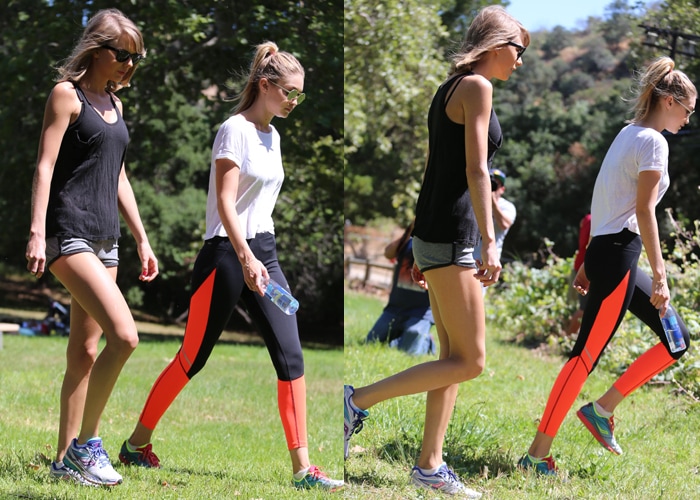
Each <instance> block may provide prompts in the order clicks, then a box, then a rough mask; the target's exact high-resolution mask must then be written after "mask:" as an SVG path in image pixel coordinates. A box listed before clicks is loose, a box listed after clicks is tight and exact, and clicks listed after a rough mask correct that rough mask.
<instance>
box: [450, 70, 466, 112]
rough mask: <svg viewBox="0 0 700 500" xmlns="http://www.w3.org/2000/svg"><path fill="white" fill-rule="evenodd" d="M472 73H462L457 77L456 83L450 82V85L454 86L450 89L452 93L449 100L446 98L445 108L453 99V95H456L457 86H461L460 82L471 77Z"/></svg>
mask: <svg viewBox="0 0 700 500" xmlns="http://www.w3.org/2000/svg"><path fill="white" fill-rule="evenodd" d="M470 74H471V73H462V74H461V75H457V76H456V77H455V78H454V80H455V81H454V82H450V85H452V88H451V89H450V93H449V94H448V95H447V98H445V104H444V106H445V107H447V103H448V102H450V99H452V94H454V93H455V90H457V86H459V82H461V81H462V79H463V78H464V77H465V76H469V75H470Z"/></svg>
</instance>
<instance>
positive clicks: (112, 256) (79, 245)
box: [46, 236, 119, 267]
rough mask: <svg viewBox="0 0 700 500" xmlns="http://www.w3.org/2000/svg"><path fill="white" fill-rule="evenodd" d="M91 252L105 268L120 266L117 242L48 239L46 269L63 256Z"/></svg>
mask: <svg viewBox="0 0 700 500" xmlns="http://www.w3.org/2000/svg"><path fill="white" fill-rule="evenodd" d="M83 252H90V253H93V254H95V255H96V256H97V258H98V259H100V260H101V261H102V263H103V264H104V266H105V267H117V266H118V265H119V245H118V244H117V240H100V241H90V240H86V239H85V238H65V239H63V238H57V237H55V236H52V237H50V238H46V267H49V266H51V264H53V263H54V262H55V261H56V259H58V258H59V257H61V256H63V255H75V254H76V253H83Z"/></svg>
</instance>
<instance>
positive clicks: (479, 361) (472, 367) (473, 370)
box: [455, 356, 486, 382]
mask: <svg viewBox="0 0 700 500" xmlns="http://www.w3.org/2000/svg"><path fill="white" fill-rule="evenodd" d="M485 365H486V357H485V356H478V357H475V358H466V359H459V360H458V363H457V367H456V369H455V375H456V376H457V378H458V380H457V382H465V381H467V380H471V379H473V378H476V377H478V376H479V375H481V373H482V372H483V371H484V367H485Z"/></svg>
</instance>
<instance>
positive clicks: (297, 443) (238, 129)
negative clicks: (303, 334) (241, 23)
mask: <svg viewBox="0 0 700 500" xmlns="http://www.w3.org/2000/svg"><path fill="white" fill-rule="evenodd" d="M303 89H304V69H303V67H302V66H301V64H300V63H299V61H298V60H297V59H296V58H295V57H294V56H293V55H292V54H290V53H288V52H283V51H280V50H279V49H278V48H277V45H275V44H274V43H272V42H266V43H263V44H261V45H258V47H257V48H256V51H255V56H254V58H253V62H252V64H251V67H250V72H249V75H248V79H247V84H246V86H245V88H244V90H243V92H242V93H241V95H240V96H239V102H238V105H237V106H236V108H235V109H234V112H233V116H231V117H230V118H229V119H228V120H226V121H225V122H224V123H223V125H221V127H220V128H219V132H218V134H217V135H216V139H215V140H214V146H213V148H212V155H211V165H210V176H209V195H208V199H207V218H206V225H207V230H206V234H205V241H204V246H203V248H202V250H201V251H200V252H199V255H198V256H197V260H196V262H195V264H194V270H193V273H192V290H193V292H192V296H191V299H190V310H189V316H188V320H187V326H186V328H185V337H184V340H183V343H182V347H181V348H180V350H179V351H178V353H177V354H176V356H175V358H174V359H173V361H172V362H171V363H170V364H169V365H168V366H167V367H166V368H165V370H163V372H162V373H161V374H160V376H159V377H158V379H157V380H156V381H155V383H154V385H153V387H152V388H151V392H150V394H149V395H148V399H147V400H146V404H145V406H144V408H143V411H142V413H141V416H140V418H139V421H138V423H137V424H136V428H135V429H134V432H133V433H132V434H131V436H130V437H129V439H128V440H127V441H125V442H124V444H123V445H122V448H121V452H120V454H119V458H120V460H121V461H122V462H123V463H125V464H135V465H140V466H144V467H159V466H160V460H159V459H158V457H157V456H156V454H155V453H154V452H153V449H152V446H151V444H150V442H151V436H152V435H153V432H154V430H155V428H156V425H157V424H158V422H159V420H160V418H161V417H162V416H163V414H164V413H165V412H166V411H167V409H168V408H169V406H170V405H171V404H172V402H173V401H174V400H175V398H176V397H177V395H178V394H179V393H180V391H182V389H183V388H184V387H185V385H186V384H187V383H188V382H189V381H190V380H191V379H192V377H194V376H195V375H196V374H197V373H198V372H199V371H200V370H201V369H202V368H204V365H205V364H206V362H207V359H208V358H209V355H210V354H211V352H212V350H213V349H214V345H215V344H216V342H217V340H218V339H219V337H220V336H221V332H222V331H223V329H224V327H225V326H226V324H227V323H228V321H229V318H230V317H231V314H232V313H233V310H234V307H235V306H236V303H237V302H239V301H242V302H243V303H245V305H246V307H247V309H248V311H249V312H250V314H251V316H253V317H254V318H255V320H256V324H257V325H258V327H259V329H260V332H261V334H262V336H263V338H264V339H265V344H266V345H267V348H268V351H269V353H270V357H271V358H272V363H273V365H274V367H275V370H276V373H277V393H278V407H279V412H280V417H281V419H282V426H283V427H284V431H285V436H286V439H287V448H288V450H289V453H290V457H291V461H292V474H293V480H292V482H293V484H294V486H296V487H297V488H300V489H305V488H322V489H327V490H335V489H338V488H340V487H342V485H343V482H342V481H337V480H333V479H330V478H329V477H328V476H326V474H325V473H323V472H322V471H321V470H320V469H319V468H318V467H316V466H315V465H311V463H310V461H309V450H308V444H307V436H306V382H305V379H304V358H303V354H302V350H301V343H300V341H299V332H298V330H297V320H296V316H295V315H291V316H288V315H286V314H284V313H283V312H281V311H280V310H279V309H278V308H277V307H276V306H275V305H274V304H273V303H272V302H270V301H269V300H268V299H267V298H265V297H264V296H263V295H264V287H263V283H264V282H265V281H266V280H267V279H268V278H272V279H274V280H275V281H277V282H278V283H280V284H281V285H282V286H284V287H285V288H287V289H289V285H288V284H287V279H286V278H285V276H284V273H283V272H282V269H281V268H280V265H279V262H278V260H277V248H276V244H275V234H274V224H273V221H272V211H273V209H274V207H275V202H276V200H277V195H278V193H279V191H280V188H281V186H282V181H283V180H284V171H283V169H282V156H281V154H280V136H279V134H278V133H277V130H276V129H275V127H274V126H273V125H272V123H271V122H272V120H273V118H275V117H277V118H286V117H287V116H289V114H290V113H291V112H292V111H293V110H294V108H296V107H297V106H298V105H299V104H301V103H302V102H303V101H304V99H305V98H306V95H305V94H304V93H303V92H302V91H303Z"/></svg>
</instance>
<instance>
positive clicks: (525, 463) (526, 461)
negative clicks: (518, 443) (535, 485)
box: [518, 453, 557, 476]
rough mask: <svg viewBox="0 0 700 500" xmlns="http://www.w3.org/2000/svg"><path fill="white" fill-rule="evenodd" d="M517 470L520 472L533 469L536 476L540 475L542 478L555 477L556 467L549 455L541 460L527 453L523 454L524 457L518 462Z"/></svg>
mask: <svg viewBox="0 0 700 500" xmlns="http://www.w3.org/2000/svg"><path fill="white" fill-rule="evenodd" d="M518 468H519V469H522V470H528V469H533V470H534V471H535V472H537V473H538V474H542V475H544V476H556V475H557V466H556V464H555V463H554V459H553V458H552V454H551V453H550V454H549V455H547V456H546V457H544V458H541V459H537V458H533V457H531V456H530V454H529V453H525V455H523V456H522V458H521V459H520V460H518Z"/></svg>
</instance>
